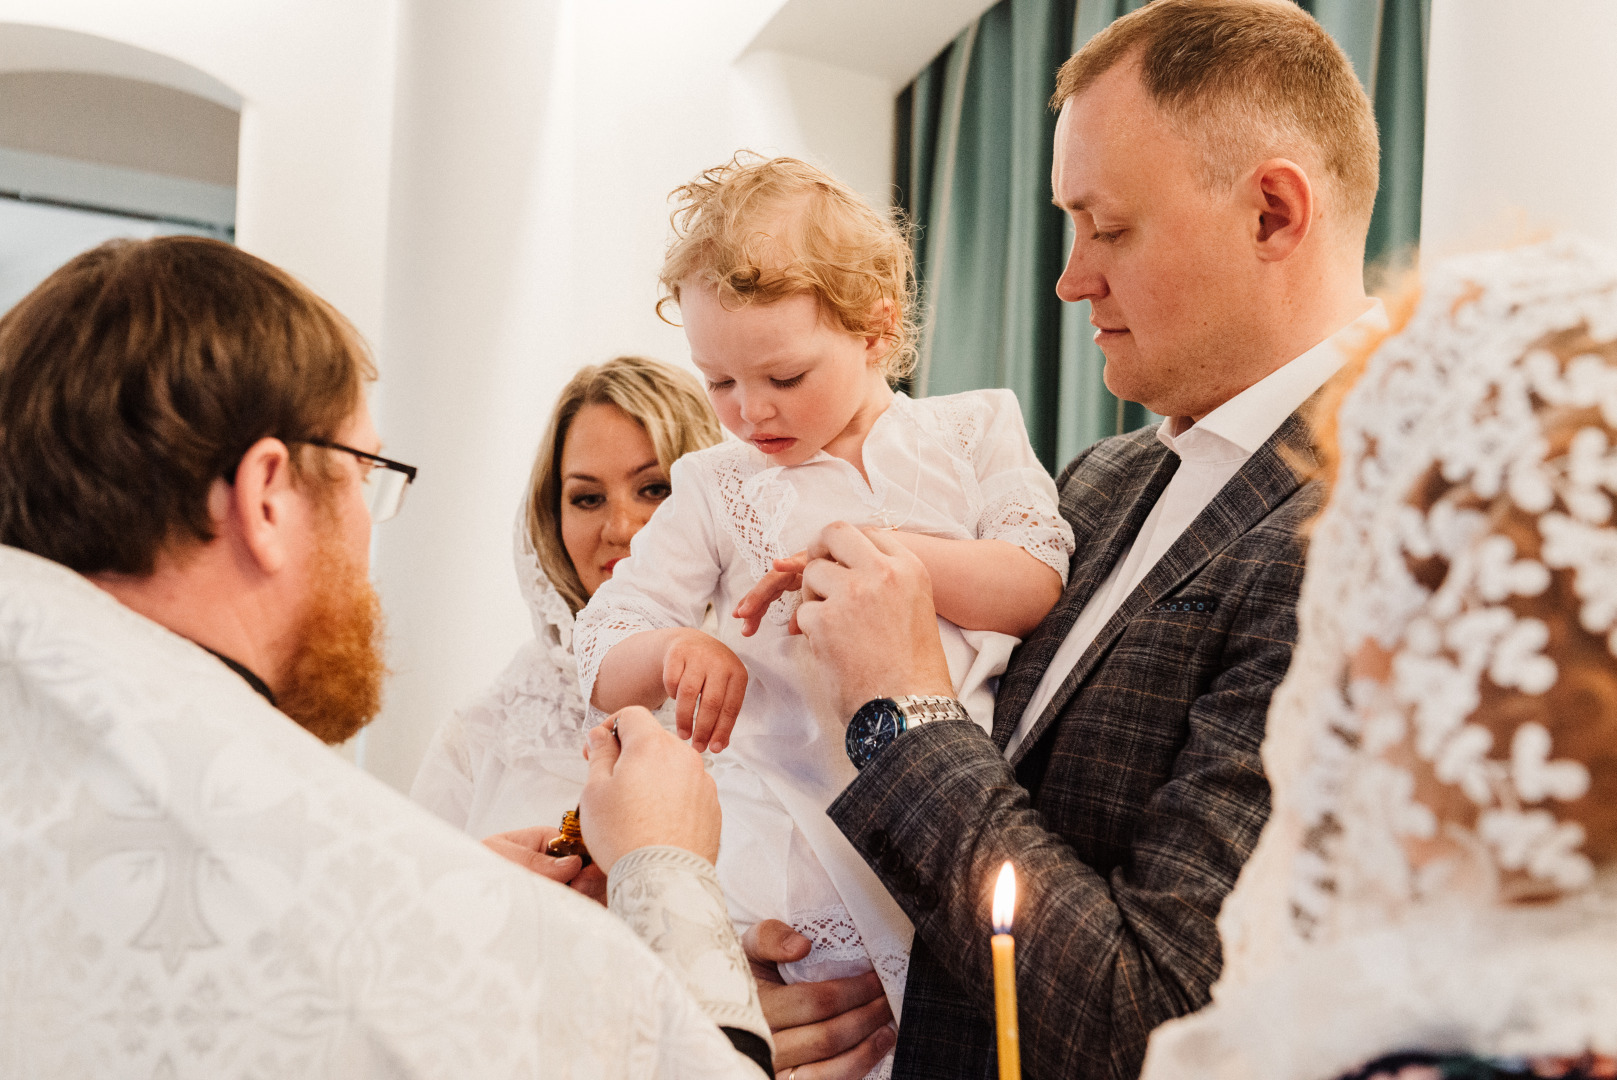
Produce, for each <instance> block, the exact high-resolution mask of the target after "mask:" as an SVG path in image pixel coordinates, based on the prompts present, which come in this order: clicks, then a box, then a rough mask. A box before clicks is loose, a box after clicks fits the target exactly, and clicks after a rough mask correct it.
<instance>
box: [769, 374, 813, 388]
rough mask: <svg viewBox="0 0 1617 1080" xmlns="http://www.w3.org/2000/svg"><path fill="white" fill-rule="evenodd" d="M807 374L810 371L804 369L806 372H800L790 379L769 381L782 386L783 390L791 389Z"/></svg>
mask: <svg viewBox="0 0 1617 1080" xmlns="http://www.w3.org/2000/svg"><path fill="white" fill-rule="evenodd" d="M807 374H808V372H806V371H804V372H799V373H798V374H796V375H793V376H792V377H791V378H790V379H770V380H769V381H770V382H771V383H773V384H774V385H776V386H778V387H780V388H781V389H782V390H790V389H791V388H792V387H794V386H796V385H797V384H798V383H800V382H802V381H803V376H804V375H807Z"/></svg>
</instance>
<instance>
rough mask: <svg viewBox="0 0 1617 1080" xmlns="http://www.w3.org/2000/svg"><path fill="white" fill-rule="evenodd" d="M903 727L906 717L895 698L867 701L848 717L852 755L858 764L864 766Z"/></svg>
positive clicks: (850, 751) (852, 758) (896, 736)
mask: <svg viewBox="0 0 1617 1080" xmlns="http://www.w3.org/2000/svg"><path fill="white" fill-rule="evenodd" d="M903 730H904V718H903V716H901V715H900V714H899V711H898V703H897V702H895V701H893V700H892V699H891V698H877V699H876V700H875V701H867V702H865V703H864V704H863V705H861V706H859V711H858V712H856V713H854V714H853V719H852V720H850V721H848V737H847V748H848V759H849V760H850V761H852V762H853V763H854V765H855V766H856V767H857V768H861V769H862V768H864V767H865V766H866V765H868V764H869V763H870V761H871V759H872V758H874V757H875V756H876V755H877V754H879V753H881V752H882V751H883V750H885V749H886V748H887V744H888V743H890V742H892V741H893V740H894V739H896V738H898V733H899V732H900V731H903Z"/></svg>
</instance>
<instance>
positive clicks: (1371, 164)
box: [750, 0, 1384, 1080]
mask: <svg viewBox="0 0 1617 1080" xmlns="http://www.w3.org/2000/svg"><path fill="white" fill-rule="evenodd" d="M1054 104H1055V105H1057V106H1058V107H1059V108H1060V118H1059V120H1058V125H1057V129H1056V146H1055V164H1054V171H1053V177H1052V181H1053V186H1054V193H1055V199H1056V202H1057V204H1058V205H1060V206H1061V207H1062V208H1063V209H1065V210H1066V211H1067V213H1068V214H1069V215H1070V217H1071V220H1072V222H1073V225H1074V226H1075V232H1076V242H1075V243H1074V245H1073V249H1072V252H1071V256H1070V258H1069V261H1068V263H1067V267H1066V270H1065V272H1064V273H1063V275H1062V277H1061V279H1060V283H1059V285H1058V287H1057V292H1058V293H1059V294H1060V296H1061V298H1062V299H1063V300H1066V301H1069V302H1076V301H1080V300H1088V301H1090V302H1091V304H1092V308H1093V314H1092V317H1091V321H1092V322H1093V323H1094V325H1095V327H1096V334H1095V337H1096V340H1097V341H1098V342H1099V344H1100V347H1101V349H1102V351H1103V352H1104V353H1105V354H1106V359H1107V364H1106V383H1107V385H1108V386H1109V387H1110V388H1111V389H1112V391H1113V392H1114V393H1116V394H1117V395H1118V396H1119V397H1122V398H1125V399H1127V400H1131V401H1139V402H1143V403H1144V404H1146V405H1147V406H1148V407H1150V408H1151V409H1153V410H1155V411H1156V412H1158V413H1161V414H1163V415H1164V416H1167V417H1168V418H1169V419H1168V420H1166V421H1165V422H1164V423H1163V424H1162V425H1161V427H1160V428H1153V429H1146V430H1142V431H1138V432H1135V433H1133V434H1129V435H1121V436H1118V437H1116V438H1113V439H1107V440H1104V441H1102V442H1100V443H1098V444H1096V445H1094V446H1092V447H1090V448H1089V449H1088V450H1086V451H1085V452H1084V453H1083V454H1081V455H1079V457H1078V458H1077V459H1076V460H1075V461H1073V462H1072V463H1071V464H1070V465H1068V466H1067V467H1066V469H1065V470H1064V471H1063V472H1062V474H1061V476H1060V479H1059V487H1060V490H1061V497H1062V512H1063V514H1064V515H1065V516H1066V517H1067V519H1068V520H1069V521H1070V522H1071V524H1072V526H1073V529H1074V532H1075V533H1076V536H1077V542H1078V546H1077V552H1076V554H1075V555H1074V559H1073V565H1072V572H1071V578H1070V582H1069V584H1068V586H1067V589H1066V592H1065V594H1064V595H1063V597H1062V598H1061V600H1060V602H1059V603H1058V604H1057V606H1056V607H1055V609H1054V610H1053V611H1051V613H1050V614H1049V616H1048V617H1047V618H1046V619H1045V620H1044V622H1043V624H1042V625H1041V626H1040V627H1039V628H1038V629H1037V630H1036V631H1034V633H1033V634H1032V635H1031V636H1030V637H1028V638H1027V639H1026V640H1025V641H1024V642H1023V643H1022V646H1021V648H1020V649H1019V650H1018V652H1017V653H1016V655H1015V656H1014V657H1013V658H1012V661H1011V665H1010V669H1009V670H1008V671H1007V672H1006V674H1005V676H1004V678H1003V680H1002V682H1001V685H1000V689H999V698H998V705H997V711H996V716H995V724H994V731H993V733H992V735H991V736H990V735H989V734H987V733H985V732H984V731H983V730H982V729H980V728H979V727H977V726H976V725H974V724H972V723H971V721H970V720H969V719H968V718H966V716H965V714H964V712H963V711H961V710H960V709H959V707H958V704H957V703H953V702H952V701H950V700H949V697H948V695H949V694H950V692H951V691H950V680H949V675H948V670H947V667H946V666H945V663H944V657H943V652H942V649H941V647H940V645H939V641H938V635H937V632H936V628H935V623H934V618H933V610H932V601H931V591H930V583H929V581H928V579H927V574H926V571H925V569H924V568H923V567H922V566H921V565H920V563H919V562H918V561H917V560H916V559H915V558H914V557H913V556H910V555H909V554H908V553H907V551H906V549H905V548H903V547H902V546H901V545H899V544H897V543H894V542H892V541H891V540H890V539H889V538H887V537H885V536H884V535H883V534H881V533H879V532H871V533H864V532H860V531H859V530H856V529H854V528H852V527H850V526H846V525H835V526H832V527H831V528H830V529H829V530H827V532H826V533H825V535H824V536H823V538H822V541H821V546H820V549H819V551H818V552H816V554H817V555H818V556H819V558H818V559H817V560H816V561H814V562H813V563H812V564H811V565H810V566H809V568H808V571H807V573H806V574H805V576H804V583H805V594H806V600H807V602H806V603H805V604H804V605H803V607H802V608H801V610H800V612H799V614H798V622H799V624H800V626H801V628H802V630H803V632H804V633H806V634H807V635H808V638H809V641H810V643H811V645H812V647H813V649H814V651H815V654H816V655H817V656H818V657H819V659H820V660H821V661H822V662H823V664H824V667H825V669H826V671H827V673H828V678H829V679H830V680H831V681H832V682H833V683H834V684H835V685H836V688H837V690H838V692H839V694H840V700H841V701H842V703H843V705H844V707H845V711H846V713H847V715H849V716H850V717H851V720H850V734H849V739H848V744H849V753H850V756H852V757H853V758H854V760H855V764H857V765H859V766H860V767H861V772H860V775H859V777H858V779H857V780H855V782H854V783H853V784H851V785H850V786H849V787H848V789H847V790H846V792H844V794H843V795H842V796H841V797H840V798H839V799H838V800H837V801H836V802H835V803H834V804H833V805H832V807H831V809H830V814H831V817H832V818H833V820H835V821H836V823H837V824H838V826H839V827H840V828H841V829H842V831H843V832H844V833H845V834H846V835H847V836H848V838H849V839H850V840H851V841H852V842H853V844H854V846H855V848H856V849H858V850H859V851H860V852H861V853H862V854H863V855H864V856H865V857H866V858H867V859H868V861H869V862H870V864H871V866H872V867H873V868H875V869H876V871H877V873H878V874H879V876H880V877H881V880H882V882H883V884H885V885H886V886H887V888H888V889H889V891H890V892H891V893H892V894H893V896H894V897H895V898H896V899H897V900H898V902H899V903H900V904H901V905H902V906H903V908H904V910H905V911H906V912H907V913H908V914H909V915H910V917H911V918H912V919H913V920H914V922H915V929H916V937H915V946H914V954H913V959H912V962H911V967H910V975H909V982H908V988H907V991H906V997H905V1006H904V1016H903V1022H902V1024H901V1026H900V1032H899V1039H898V1049H897V1058H896V1065H895V1075H897V1076H900V1077H928V1078H931V1077H984V1076H987V1075H989V1074H990V1073H991V1071H992V1069H993V1060H994V1049H993V1045H994V1032H993V994H992V984H993V980H992V975H991V971H990V954H989V948H988V935H989V925H988V908H989V899H990V892H991V889H992V883H993V878H994V876H995V875H996V873H997V871H998V870H999V867H1000V865H1001V864H1002V863H1003V862H1004V861H1006V860H1010V862H1011V863H1013V864H1014V865H1015V867H1016V871H1017V875H1018V885H1019V899H1018V903H1017V910H1016V920H1015V932H1016V938H1017V959H1018V982H1019V986H1018V991H1019V994H1020V999H1021V1016H1020V1025H1021V1040H1022V1062H1023V1068H1024V1071H1025V1075H1027V1076H1030V1077H1072V1076H1086V1077H1089V1076H1093V1077H1100V1076H1115V1077H1131V1076H1134V1075H1135V1074H1137V1072H1138V1070H1139V1067H1140V1063H1141V1060H1142V1058H1143V1056H1144V1052H1145V1044H1146V1038H1147V1036H1148V1034H1149V1033H1150V1031H1151V1029H1152V1028H1154V1027H1155V1026H1156V1025H1157V1024H1159V1023H1161V1022H1163V1021H1164V1020H1167V1019H1169V1018H1171V1017H1174V1016H1178V1015H1181V1014H1183V1013H1186V1012H1189V1011H1191V1010H1194V1009H1196V1008H1198V1007H1199V1006H1201V1005H1202V1004H1204V1003H1205V1002H1206V1001H1207V1000H1208V990H1209V987H1210V986H1211V984H1212V982H1213V980H1214V979H1215V978H1216V976H1217V974H1218V971H1219V967H1220V951H1219V943H1218V934H1217V928H1216V926H1215V919H1216V917H1217V915H1218V911H1219V906H1220V904H1221V903H1222V901H1223V898H1224V896H1225V895H1226V894H1227V893H1228V892H1229V890H1230V888H1231V887H1232V885H1233V884H1234V882H1235V878H1236V875H1237V874H1238V873H1239V871H1240V869H1241V865H1242V863H1243V862H1244V861H1245V860H1246V858H1247V856H1248V855H1249V854H1250V852H1251V850H1252V847H1253V845H1254V843H1255V842H1256V840H1257V836H1258V832H1259V829H1260V828H1261V827H1262V825H1263V822H1264V819H1265V817H1266V816H1267V814H1268V784H1267V782H1266V781H1265V779H1264V775H1263V765H1262V762H1261V761H1260V759H1259V754H1258V749H1259V745H1260V743H1261V741H1262V739H1263V734H1264V718H1265V714H1266V712H1267V709H1268V705H1269V699H1270V696H1271V694H1272V693H1273V692H1274V689H1275V687H1276V686H1277V684H1278V683H1279V682H1280V679H1281V678H1282V676H1283V675H1284V674H1285V671H1286V667H1287V665H1288V663H1289V662H1290V658H1291V649H1292V643H1293V641H1294V640H1295V637H1296V632H1297V627H1296V621H1295V607H1296V601H1297V592H1298V587H1299V584H1300V581H1301V577H1302V561H1303V541H1302V531H1303V529H1304V527H1305V525H1306V523H1307V522H1308V520H1309V518H1310V517H1311V516H1312V515H1313V514H1314V512H1315V511H1316V510H1317V508H1318V506H1319V503H1320V491H1319V488H1318V485H1316V484H1314V483H1310V482H1307V481H1306V480H1305V479H1303V478H1301V477H1300V476H1299V472H1300V471H1303V470H1305V469H1306V465H1307V463H1308V461H1309V459H1310V440H1309V431H1308V425H1307V423H1306V420H1305V419H1304V416H1305V414H1306V408H1305V402H1306V401H1307V400H1308V399H1309V398H1310V397H1311V396H1312V395H1314V394H1315V393H1316V392H1317V391H1318V390H1319V388H1320V387H1321V386H1322V385H1323V384H1324V383H1325V382H1326V381H1327V380H1328V379H1329V378H1330V377H1331V376H1332V375H1333V374H1334V373H1335V372H1336V370H1337V369H1338V367H1339V366H1340V365H1341V364H1342V362H1343V360H1344V358H1345V353H1346V350H1347V349H1348V348H1349V347H1350V346H1351V345H1352V344H1354V342H1355V340H1356V339H1365V338H1368V337H1369V336H1370V335H1372V334H1373V333H1374V332H1375V330H1376V328H1377V324H1378V322H1381V321H1383V319H1384V317H1383V316H1382V314H1381V312H1380V308H1379V305H1377V304H1374V303H1373V302H1372V301H1370V300H1369V299H1367V298H1366V296H1365V293H1364V288H1363V279H1362V263H1363V257H1364V242H1365V235H1366V231H1367V229H1368V225H1369V220H1370V211H1371V206H1372V203H1373V202H1374V197H1375V190H1376V181H1377V161H1378V150H1377V140H1376V131H1375V121H1374V117H1373V114H1372V112H1371V108H1370V104H1369V101H1368V100H1367V98H1366V97H1365V94H1364V92H1363V90H1362V89H1361V87H1360V86H1359V83H1358V81H1357V79H1356V78H1355V77H1354V74H1353V71H1352V68H1351V66H1350V65H1349V63H1348V60H1347V58H1346V57H1345V56H1344V55H1343V54H1342V52H1341V50H1340V49H1338V48H1337V47H1336V45H1335V44H1334V43H1333V42H1332V41H1331V40H1330V38H1329V37H1328V36H1327V35H1326V34H1325V33H1324V31H1322V30H1321V29H1320V28H1319V26H1318V25H1317V24H1316V23H1315V22H1314V21H1313V20H1312V19H1311V18H1310V17H1309V16H1308V15H1307V14H1306V13H1304V12H1303V11H1302V10H1301V9H1300V8H1298V7H1296V6H1295V5H1292V4H1288V3H1277V2H1272V0H1158V2H1156V3H1154V4H1151V5H1149V6H1147V7H1145V8H1142V9H1140V10H1139V11H1137V12H1135V13H1133V14H1131V15H1129V16H1125V17H1124V18H1122V19H1119V20H1118V21H1117V22H1115V23H1114V24H1112V26H1111V27H1110V28H1108V29H1107V30H1106V31H1104V32H1103V33H1102V34H1100V35H1098V36H1097V37H1096V38H1095V39H1094V40H1093V41H1091V42H1090V44H1088V45H1087V46H1085V48H1084V49H1083V50H1082V51H1080V52H1079V53H1078V54H1077V55H1075V56H1074V57H1073V58H1072V59H1071V60H1069V61H1068V62H1067V64H1065V65H1064V66H1063V68H1062V70H1061V73H1060V76H1059V79H1058V89H1057V93H1056V98H1055V101H1054ZM1299 466H1301V467H1302V468H1301V469H1300V468H1299ZM792 944H796V946H797V948H798V949H799V950H800V949H801V947H802V944H801V942H800V941H796V942H794V941H793V939H792V936H791V935H790V934H789V933H787V932H785V930H784V928H783V927H780V926H779V924H774V925H773V926H768V925H766V926H765V927H764V928H763V930H762V932H761V933H759V934H755V935H754V936H753V938H752V940H751V944H750V948H751V951H752V952H753V955H754V958H755V960H761V961H768V960H775V959H782V958H788V957H789V956H790V955H791V954H792V950H791V948H790V946H791V945H792ZM851 985H852V984H847V983H844V984H818V985H813V984H808V985H800V986H793V987H780V986H765V987H764V990H765V1009H766V1012H767V1013H769V1014H770V1016H771V1019H772V1021H773V1022H774V1026H775V1027H776V1028H777V1051H778V1052H777V1056H776V1064H777V1067H778V1068H781V1069H783V1070H788V1069H792V1067H793V1066H794V1065H799V1064H800V1063H801V1071H802V1075H801V1077H798V1076H795V1075H794V1074H795V1072H796V1071H797V1070H795V1069H792V1072H786V1073H784V1075H786V1076H787V1077H788V1080H811V1078H812V1080H818V1078H819V1077H821V1076H836V1075H857V1073H855V1072H854V1071H853V1070H855V1069H862V1068H864V1067H867V1064H868V1061H869V1060H870V1054H869V1051H870V1048H871V1046H872V1042H871V1040H875V1039H878V1038H879V1039H880V1042H879V1044H877V1045H880V1046H882V1047H883V1048H885V1043H886V1036H885V1035H869V1036H868V1037H867V1034H868V1033H869V1032H870V1030H871V1028H872V1027H873V1025H874V1024H875V1023H877V1022H879V1017H878V1016H876V1015H875V1014H874V1012H873V1011H872V1010H871V1009H870V1007H868V1006H867V1007H866V1009H865V1011H864V1012H863V1013H860V1014H858V1016H859V1019H858V1020H857V1021H856V1020H855V1019H853V1017H854V1016H855V1014H853V1013H851V1012H846V1013H842V1014H841V1015H837V1014H838V1012H839V1010H844V1009H846V1007H847V1005H848V1004H849V1003H850V1002H851V1001H854V1000H860V999H861V998H860V997H859V996H858V995H856V994H855V993H854V992H853V991H852V990H851V989H850V987H851ZM838 1055H840V1056H838ZM825 1059H829V1060H825ZM811 1061H812V1062H817V1064H815V1065H813V1066H810V1065H809V1064H808V1062H811Z"/></svg>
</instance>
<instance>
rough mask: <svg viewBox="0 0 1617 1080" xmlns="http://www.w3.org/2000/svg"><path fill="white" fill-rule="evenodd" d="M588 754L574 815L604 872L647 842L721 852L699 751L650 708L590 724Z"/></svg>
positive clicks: (707, 854)
mask: <svg viewBox="0 0 1617 1080" xmlns="http://www.w3.org/2000/svg"><path fill="white" fill-rule="evenodd" d="M614 730H615V731H616V735H615V736H614V734H613V732H614ZM587 753H588V755H589V762H590V778H589V782H588V783H586V784H585V785H584V792H583V794H582V795H581V796H580V797H579V800H578V807H579V817H580V824H581V825H582V826H583V830H584V846H585V847H587V848H589V851H590V855H592V856H593V857H594V859H595V861H596V862H597V863H599V864H600V867H601V870H602V871H603V872H604V873H606V874H608V875H610V874H611V873H612V864H613V863H615V862H617V861H618V859H619V858H620V857H621V856H623V855H627V854H628V853H629V852H631V851H633V850H635V849H636V848H642V847H649V846H652V845H669V846H672V847H678V848H684V849H685V850H686V851H690V852H694V853H695V854H697V855H700V856H701V857H702V858H704V859H706V860H707V861H708V862H715V861H716V860H717V859H718V857H719V793H718V789H717V788H715V787H714V786H713V779H712V778H711V777H710V776H708V775H707V773H706V771H705V770H704V769H703V768H702V758H701V755H699V754H698V753H697V752H696V751H695V750H692V749H691V748H690V747H689V746H687V745H686V744H685V743H683V742H681V741H680V740H679V739H678V738H677V737H675V736H674V735H673V734H672V733H671V732H669V731H667V730H666V729H664V727H663V726H662V725H661V724H659V723H658V722H657V718H656V717H654V716H652V715H651V713H650V712H649V711H648V710H646V709H642V708H640V707H639V706H637V705H632V706H630V707H629V708H627V709H624V710H622V711H620V712H618V713H616V714H614V715H613V716H612V718H611V719H609V720H608V721H607V722H606V723H604V724H601V725H600V726H598V727H596V728H594V729H592V730H591V731H590V733H589V746H588V750H587Z"/></svg>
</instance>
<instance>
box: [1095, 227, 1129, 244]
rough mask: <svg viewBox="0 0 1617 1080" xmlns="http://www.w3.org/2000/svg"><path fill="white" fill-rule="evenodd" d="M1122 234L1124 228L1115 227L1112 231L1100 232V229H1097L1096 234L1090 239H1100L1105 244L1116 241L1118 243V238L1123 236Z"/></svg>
mask: <svg viewBox="0 0 1617 1080" xmlns="http://www.w3.org/2000/svg"><path fill="white" fill-rule="evenodd" d="M1122 235H1123V230H1122V229H1114V230H1113V231H1111V232H1099V231H1097V232H1096V233H1095V235H1094V236H1091V237H1090V239H1091V240H1099V241H1100V242H1101V243H1103V244H1115V243H1117V238H1118V237H1120V236H1122Z"/></svg>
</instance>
